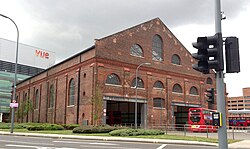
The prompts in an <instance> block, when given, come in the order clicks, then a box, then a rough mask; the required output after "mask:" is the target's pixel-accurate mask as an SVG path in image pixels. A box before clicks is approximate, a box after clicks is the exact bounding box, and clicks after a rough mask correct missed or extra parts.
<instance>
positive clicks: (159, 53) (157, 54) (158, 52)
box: [152, 35, 163, 61]
mask: <svg viewBox="0 0 250 149" xmlns="http://www.w3.org/2000/svg"><path fill="white" fill-rule="evenodd" d="M162 45H163V44H162V39H161V37H160V36H159V35H155V36H154V37H153V41H152V48H153V49H152V60H155V61H163V50H162V49H163V46H162Z"/></svg>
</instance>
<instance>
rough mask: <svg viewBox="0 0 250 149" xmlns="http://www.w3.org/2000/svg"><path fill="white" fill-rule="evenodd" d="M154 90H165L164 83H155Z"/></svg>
mask: <svg viewBox="0 0 250 149" xmlns="http://www.w3.org/2000/svg"><path fill="white" fill-rule="evenodd" d="M153 87H154V88H160V89H163V88H164V85H163V83H162V82H161V81H156V82H155V83H154V86H153Z"/></svg>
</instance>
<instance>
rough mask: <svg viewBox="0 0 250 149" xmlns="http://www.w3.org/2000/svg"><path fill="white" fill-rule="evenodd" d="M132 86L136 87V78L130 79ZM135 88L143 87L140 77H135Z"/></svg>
mask: <svg viewBox="0 0 250 149" xmlns="http://www.w3.org/2000/svg"><path fill="white" fill-rule="evenodd" d="M132 87H136V79H135V78H134V79H133V81H132ZM137 88H144V83H143V80H142V79H141V78H140V77H137Z"/></svg>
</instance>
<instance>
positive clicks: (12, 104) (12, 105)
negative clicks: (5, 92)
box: [10, 103, 18, 108]
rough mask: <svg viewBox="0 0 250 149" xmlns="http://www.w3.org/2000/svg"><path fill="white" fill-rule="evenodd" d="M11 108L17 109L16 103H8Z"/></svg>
mask: <svg viewBox="0 0 250 149" xmlns="http://www.w3.org/2000/svg"><path fill="white" fill-rule="evenodd" d="M10 107H11V108H18V103H10Z"/></svg>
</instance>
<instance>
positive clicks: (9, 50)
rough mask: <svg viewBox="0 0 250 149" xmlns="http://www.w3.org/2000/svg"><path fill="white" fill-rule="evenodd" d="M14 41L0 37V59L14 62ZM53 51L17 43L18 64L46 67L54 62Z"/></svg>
mask: <svg viewBox="0 0 250 149" xmlns="http://www.w3.org/2000/svg"><path fill="white" fill-rule="evenodd" d="M15 53H16V42H13V41H10V40H6V39H2V38H0V60H3V61H8V62H12V63H15V62H16V57H15ZM55 59H56V58H55V53H54V52H51V51H47V50H44V49H40V48H36V47H32V46H29V45H25V44H21V43H19V45H18V64H23V65H28V66H33V67H38V68H43V69H46V68H48V67H51V66H53V65H54V64H55Z"/></svg>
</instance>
